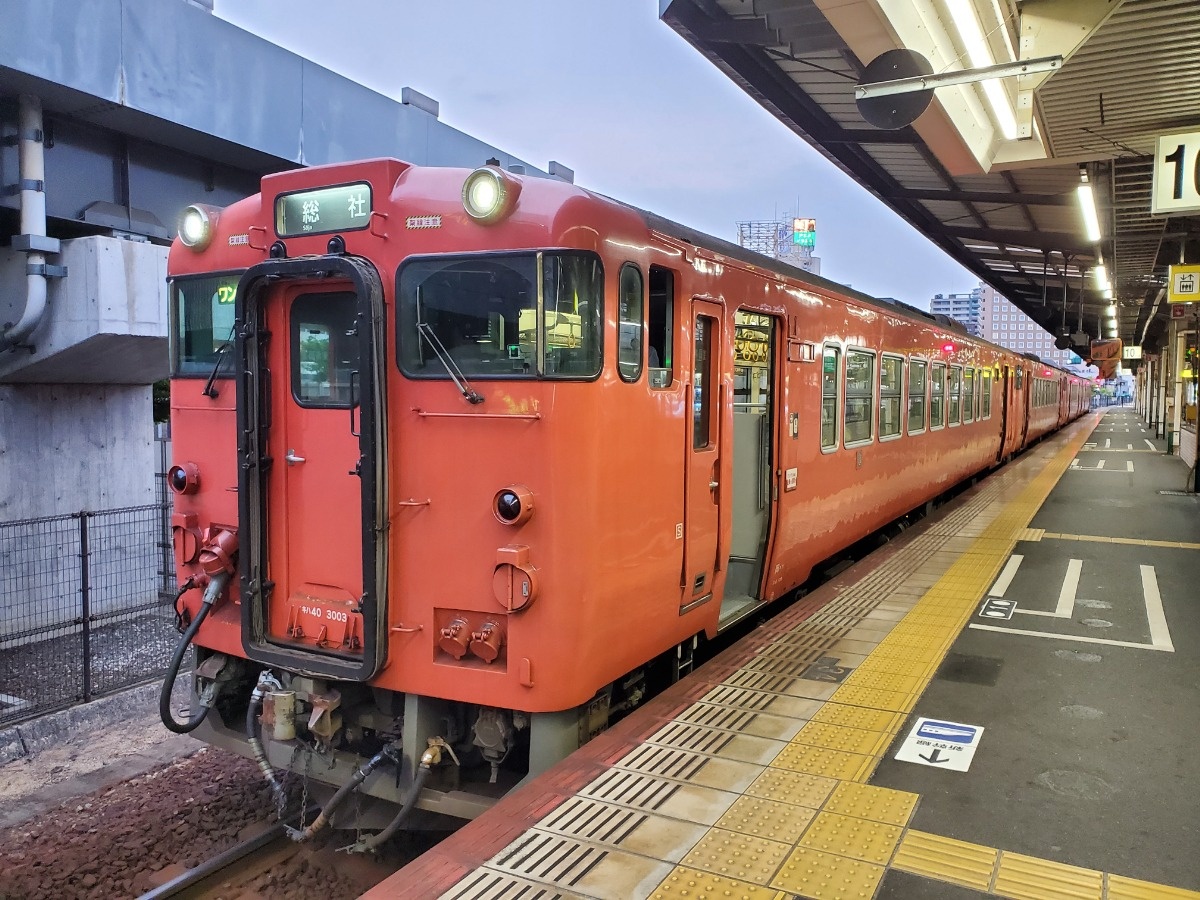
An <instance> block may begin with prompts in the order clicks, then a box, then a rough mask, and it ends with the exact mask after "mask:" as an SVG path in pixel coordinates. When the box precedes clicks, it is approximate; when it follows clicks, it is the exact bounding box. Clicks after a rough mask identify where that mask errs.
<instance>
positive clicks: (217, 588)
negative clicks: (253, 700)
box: [158, 572, 231, 734]
mask: <svg viewBox="0 0 1200 900" xmlns="http://www.w3.org/2000/svg"><path fill="white" fill-rule="evenodd" d="M230 574H231V573H230V572H218V573H217V574H216V575H214V576H213V577H212V580H211V581H209V583H208V587H206V588H205V589H204V599H203V600H202V601H201V603H200V611H199V612H197V613H196V618H194V619H192V622H191V624H190V625H188V627H187V631H185V632H184V633H183V636H182V637H181V638H180V639H179V644H178V646H176V647H175V655H174V656H173V657H171V665H170V666H168V667H167V676H166V678H165V679H163V686H162V690H161V691H159V694H158V714H159V716H160V717H161V718H162V723H163V725H165V726H166V727H167V729H168V730H169V731H173V732H175V733H176V734H187V733H188V732H189V731H194V730H195V729H196V728H198V727H199V726H200V723H201V722H203V721H204V719H205V717H206V716H207V715H208V710H209V707H207V706H203V707H201V709H200V714H199V715H198V716H196V717H195V718H194V719H188V720H187V721H186V722H178V721H176V720H175V717H174V716H173V715H171V691H172V689H173V688H174V687H175V679H176V678H178V677H179V667H180V666H181V665H183V657H184V656H185V655H186V654H187V650H188V647H190V646H191V644H192V641H193V640H194V639H195V637H196V632H198V631H199V630H200V625H201V623H202V622H203V621H204V619H205V618H206V617H207V616H208V614H209V612H211V611H212V608H213V606H214V604H216V602H217V600H218V599H219V598H220V596H221V593H222V592H223V591H224V590H225V585H227V584H228V583H229V577H230ZM188 581H189V584H185V585H184V586H183V588H181V589H180V592H179V596H183V592H184V591H185V590H187V589H188V587H190V586H191V584H190V582H191V579H188ZM177 599H178V598H177Z"/></svg>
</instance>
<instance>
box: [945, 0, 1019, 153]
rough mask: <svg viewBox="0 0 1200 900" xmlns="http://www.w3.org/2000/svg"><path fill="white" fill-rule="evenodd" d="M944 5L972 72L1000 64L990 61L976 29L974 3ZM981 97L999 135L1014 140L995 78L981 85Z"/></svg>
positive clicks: (1008, 106) (1009, 111)
mask: <svg viewBox="0 0 1200 900" xmlns="http://www.w3.org/2000/svg"><path fill="white" fill-rule="evenodd" d="M946 5H947V6H948V7H949V9H950V20H951V21H952V22H953V23H954V27H955V29H956V30H957V31H958V36H959V37H960V38H961V39H962V42H963V44H964V45H966V48H967V58H968V59H969V60H970V61H971V66H972V68H975V69H984V68H987V67H988V66H990V65H993V64H994V63H996V62H1003V61H1004V60H996V59H993V58H992V51H991V49H989V47H988V43H987V39H986V38H985V37H984V36H983V29H982V28H981V27H980V26H979V19H978V18H977V17H976V15H975V3H974V0H946ZM983 93H984V96H986V97H987V100H988V105H989V106H991V108H992V116H993V117H994V118H995V120H996V125H997V126H998V127H999V129H1000V133H1001V134H1003V135H1004V137H1005V138H1007V139H1008V140H1010V141H1011V140H1013V139H1014V138H1016V136H1017V119H1016V116H1015V115H1014V114H1013V108H1012V103H1011V101H1010V100H1009V99H1008V93H1007V92H1006V91H1005V90H1004V85H1003V84H1002V83H1001V82H1000V81H999V80H997V79H995V78H989V79H988V80H987V81H984V82H983Z"/></svg>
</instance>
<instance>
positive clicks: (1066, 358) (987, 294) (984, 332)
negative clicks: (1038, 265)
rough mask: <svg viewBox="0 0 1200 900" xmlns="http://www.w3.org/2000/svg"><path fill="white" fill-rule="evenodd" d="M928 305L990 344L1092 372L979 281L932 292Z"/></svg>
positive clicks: (1082, 372)
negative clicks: (967, 287) (958, 289)
mask: <svg viewBox="0 0 1200 900" xmlns="http://www.w3.org/2000/svg"><path fill="white" fill-rule="evenodd" d="M929 307H930V311H931V312H933V313H940V314H942V315H946V316H950V317H951V318H953V319H957V320H958V321H959V322H961V323H962V324H963V325H964V326H965V327H966V329H967V330H968V331H970V332H971V334H973V335H975V336H976V337H981V338H983V339H984V340H987V341H991V342H992V343H993V344H999V345H1000V346H1001V347H1005V348H1007V349H1009V350H1012V351H1014V352H1016V353H1033V354H1036V355H1037V357H1038V358H1039V359H1042V360H1045V361H1046V362H1052V363H1054V364H1055V365H1059V366H1062V367H1063V368H1065V369H1072V370H1073V371H1076V372H1079V373H1080V374H1094V369H1091V367H1089V366H1086V365H1085V364H1084V361H1083V360H1082V359H1080V357H1079V356H1077V355H1076V354H1075V353H1072V352H1071V351H1070V350H1059V349H1058V348H1057V347H1055V346H1054V335H1052V334H1051V333H1050V332H1048V331H1047V330H1046V329H1045V328H1043V327H1042V326H1041V325H1038V324H1037V323H1036V322H1034V321H1033V319H1031V318H1029V316H1027V315H1025V313H1023V312H1021V311H1020V310H1019V309H1017V307H1016V306H1015V305H1014V304H1012V303H1010V302H1009V301H1008V300H1006V299H1005V298H1004V297H1001V296H1000V295H999V294H997V293H996V290H995V288H993V287H991V286H990V285H987V284H984V283H983V282H980V283H979V286H978V287H976V288H975V289H974V290H973V291H971V292H970V293H967V294H935V295H934V297H933V299H932V300H931V301H930V303H929Z"/></svg>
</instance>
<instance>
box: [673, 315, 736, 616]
mask: <svg viewBox="0 0 1200 900" xmlns="http://www.w3.org/2000/svg"><path fill="white" fill-rule="evenodd" d="M724 313H725V311H724V310H723V309H722V308H721V306H720V305H718V304H716V303H712V302H710V301H705V300H693V301H692V319H691V326H692V353H691V358H692V369H691V373H690V376H689V378H688V386H689V389H690V390H689V398H690V401H691V417H690V418H691V427H690V429H689V434H688V438H687V440H688V445H687V460H688V463H687V467H686V469H685V488H684V501H685V502H684V521H683V523H682V529H683V530H684V534H683V535H682V537H683V538H684V547H683V584H682V588H683V591H682V596H681V598H680V608H681V609H684V610H686V609H690V608H691V607H693V606H696V605H699V604H700V603H704V602H706V601H708V600H710V599H712V597H713V592H714V590H715V589H716V586H715V584H714V582H715V581H716V580H717V578H718V572H719V569H720V566H719V563H718V554H719V552H720V528H721V498H722V494H723V493H724V491H723V489H722V485H721V467H722V460H721V443H722V441H721V416H722V396H721V393H722V390H723V369H722V365H721V360H722V359H723V358H724V355H725V353H724V341H725V335H724V333H723V329H722V322H723V320H724Z"/></svg>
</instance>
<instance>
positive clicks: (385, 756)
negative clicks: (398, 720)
mask: <svg viewBox="0 0 1200 900" xmlns="http://www.w3.org/2000/svg"><path fill="white" fill-rule="evenodd" d="M399 760H400V750H399V748H398V747H396V746H395V745H394V744H388V745H387V746H386V747H384V748H383V749H382V750H380V751H379V752H378V753H376V754H375V755H374V756H372V757H371V758H370V759H369V760H368V761H367V763H366V765H364V766H363V767H362V768H361V769H359V770H358V771H357V772H355V773H354V775H353V776H351V778H350V780H349V781H347V782H346V783H345V784H343V785H342V786H341V787H340V788H338V791H337V793H336V794H334V795H333V797H331V798H330V800H329V802H328V803H326V804H325V808H324V809H322V810H321V812H320V814H319V815H318V816H317V817H316V818H315V819H313V820H312V822H311V823H310V824H309V825H308V827H307V828H304V829H303V830H302V829H299V828H289V829H288V830H287V832H288V837H290V838H291V839H292V840H293V841H296V842H297V843H303V842H304V841H307V840H310V839H311V838H312V837H313V836H314V835H315V834H316V833H317V832H318V831H320V830H321V829H322V828H324V827H325V826H326V825H327V824H329V820H330V819H331V818H332V817H333V814H334V812H335V811H336V810H337V808H338V807H339V806H341V805H342V804H343V803H344V802H346V798H347V797H349V796H350V795H351V794H352V793H354V791H355V790H356V789H357V788H358V786H359V785H360V784H362V783H363V782H364V781H366V780H367V776H368V775H370V774H371V773H372V772H374V771H375V769H377V768H378V767H379V766H381V765H383V763H385V762H390V763H392V765H399Z"/></svg>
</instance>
